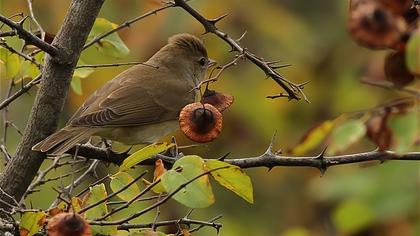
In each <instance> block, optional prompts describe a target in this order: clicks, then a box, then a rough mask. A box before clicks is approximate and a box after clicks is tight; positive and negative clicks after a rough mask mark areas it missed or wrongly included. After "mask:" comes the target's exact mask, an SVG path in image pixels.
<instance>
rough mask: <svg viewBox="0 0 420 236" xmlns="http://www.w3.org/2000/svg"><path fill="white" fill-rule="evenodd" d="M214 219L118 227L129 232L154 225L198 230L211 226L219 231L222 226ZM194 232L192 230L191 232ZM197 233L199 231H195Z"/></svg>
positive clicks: (170, 221)
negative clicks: (190, 227)
mask: <svg viewBox="0 0 420 236" xmlns="http://www.w3.org/2000/svg"><path fill="white" fill-rule="evenodd" d="M220 217H221V216H219V217H218V218H217V219H220ZM214 221H215V220H214V219H211V220H209V221H201V220H193V219H189V218H181V219H177V220H165V221H158V222H154V223H147V224H122V225H119V226H118V230H129V229H139V228H151V227H152V226H153V225H154V226H155V227H156V228H158V227H162V226H168V225H186V226H190V225H198V227H197V228H202V227H204V226H209V227H213V228H215V229H216V230H217V231H219V229H220V228H221V227H222V224H220V223H215V222H214ZM191 231H192V230H190V232H191ZM195 231H197V230H195Z"/></svg>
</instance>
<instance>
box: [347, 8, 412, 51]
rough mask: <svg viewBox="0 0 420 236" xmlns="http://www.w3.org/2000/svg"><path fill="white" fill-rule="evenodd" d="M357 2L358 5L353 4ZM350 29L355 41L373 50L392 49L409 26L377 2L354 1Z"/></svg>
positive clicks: (401, 18)
mask: <svg viewBox="0 0 420 236" xmlns="http://www.w3.org/2000/svg"><path fill="white" fill-rule="evenodd" d="M353 2H356V3H353ZM348 29H349V32H350V33H351V35H352V36H353V38H354V40H356V41H357V42H358V43H359V44H361V45H363V46H365V47H368V48H371V49H384V48H391V47H393V46H394V45H395V44H397V43H398V42H399V41H400V40H401V37H403V35H404V33H405V31H406V29H407V24H406V22H405V20H404V18H403V16H400V15H395V14H394V13H392V11H390V10H389V9H388V8H387V7H385V6H384V4H381V3H378V2H376V1H360V0H357V1H352V3H351V6H350V16H349V19H348Z"/></svg>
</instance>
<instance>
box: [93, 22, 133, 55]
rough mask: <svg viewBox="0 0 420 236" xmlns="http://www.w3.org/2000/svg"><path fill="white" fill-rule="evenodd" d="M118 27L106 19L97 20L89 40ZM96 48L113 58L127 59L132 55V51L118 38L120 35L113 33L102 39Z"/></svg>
mask: <svg viewBox="0 0 420 236" xmlns="http://www.w3.org/2000/svg"><path fill="white" fill-rule="evenodd" d="M116 27H117V25H116V24H114V23H112V22H110V21H108V20H107V19H105V18H97V19H96V20H95V23H94V25H93V28H92V31H91V32H90V34H89V40H92V39H94V38H95V37H97V36H99V35H102V34H103V33H106V32H108V31H110V30H112V29H115V28H116ZM95 46H96V47H97V48H98V49H99V51H100V52H103V53H104V54H106V55H108V56H112V57H117V58H121V57H125V56H127V55H128V54H129V53H130V50H129V49H128V48H127V46H126V45H125V44H124V42H123V41H122V40H121V38H120V37H119V36H118V33H112V34H110V35H108V36H107V37H105V38H103V39H101V40H100V41H99V42H98V43H97V44H95Z"/></svg>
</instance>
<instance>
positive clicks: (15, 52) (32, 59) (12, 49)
mask: <svg viewBox="0 0 420 236" xmlns="http://www.w3.org/2000/svg"><path fill="white" fill-rule="evenodd" d="M0 45H1V46H2V47H4V48H5V49H7V50H9V52H11V53H14V54H16V55H18V56H20V57H22V58H23V59H25V60H27V61H30V62H31V63H32V64H34V65H35V66H36V67H38V69H40V70H42V65H41V64H39V63H38V62H37V61H36V60H35V58H33V57H30V56H28V55H26V54H23V53H21V52H18V51H16V50H15V49H14V48H12V47H10V46H9V45H8V44H7V43H6V42H3V41H2V40H0Z"/></svg>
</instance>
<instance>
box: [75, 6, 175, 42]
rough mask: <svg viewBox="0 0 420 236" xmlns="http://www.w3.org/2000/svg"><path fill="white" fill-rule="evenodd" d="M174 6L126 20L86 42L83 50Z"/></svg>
mask: <svg viewBox="0 0 420 236" xmlns="http://www.w3.org/2000/svg"><path fill="white" fill-rule="evenodd" d="M174 6H175V4H174V3H173V2H167V3H166V4H165V6H163V7H160V8H157V9H155V10H153V11H149V12H147V13H145V14H143V15H141V16H137V17H135V18H133V19H131V20H128V21H126V22H124V23H122V24H120V25H119V26H117V27H116V28H114V29H112V30H110V31H108V32H106V33H103V34H101V35H99V36H97V37H95V38H94V39H92V40H91V41H90V42H88V43H86V44H85V46H84V47H83V50H85V49H87V48H89V47H90V46H92V45H94V44H95V43H98V42H99V41H101V39H103V38H105V37H107V36H109V35H110V34H113V33H115V32H117V31H119V30H121V29H123V28H126V27H130V25H131V24H133V23H135V22H137V21H139V20H141V19H144V18H146V17H148V16H151V15H155V14H156V13H158V12H160V11H163V10H165V9H167V8H170V7H174Z"/></svg>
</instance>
